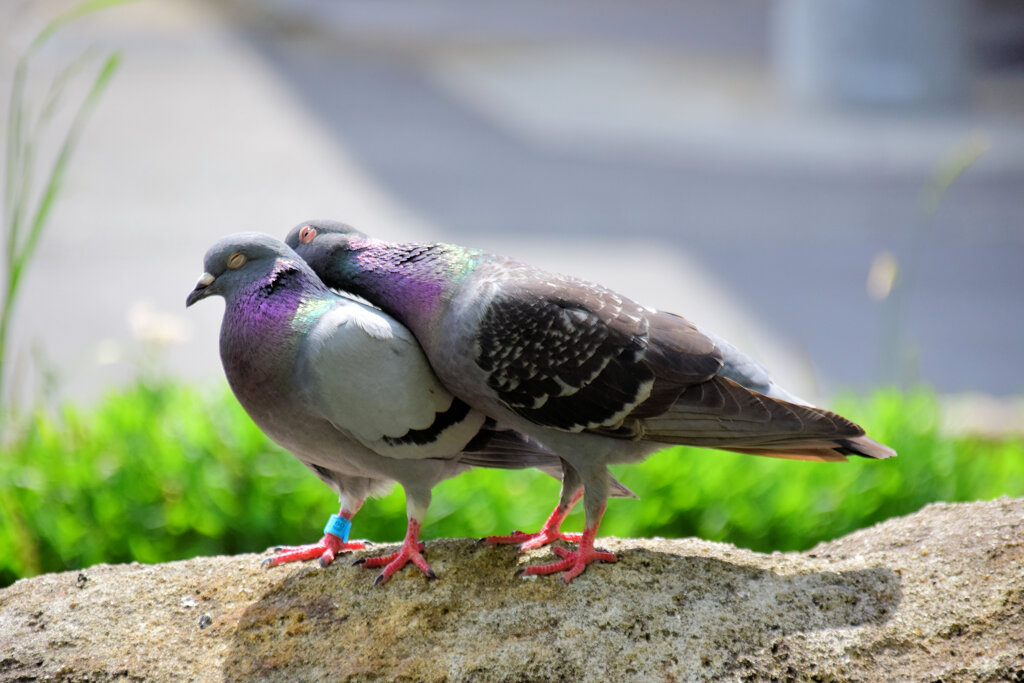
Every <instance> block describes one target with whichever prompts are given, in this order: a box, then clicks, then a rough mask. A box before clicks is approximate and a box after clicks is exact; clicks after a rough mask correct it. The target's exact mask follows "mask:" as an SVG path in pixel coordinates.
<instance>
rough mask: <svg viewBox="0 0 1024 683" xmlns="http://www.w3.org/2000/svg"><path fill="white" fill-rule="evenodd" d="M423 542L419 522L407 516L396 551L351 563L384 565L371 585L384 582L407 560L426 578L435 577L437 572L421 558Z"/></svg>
mask: <svg viewBox="0 0 1024 683" xmlns="http://www.w3.org/2000/svg"><path fill="white" fill-rule="evenodd" d="M423 547H424V546H423V542H422V541H420V523H419V522H418V521H416V519H414V518H412V517H410V518H409V529H408V530H407V531H406V532H405V540H404V541H402V547H401V548H399V549H398V552H396V553H391V554H390V555H383V556H381V557H369V558H363V559H359V560H356V561H355V562H353V563H352V564H363V565H366V566H367V567H384V570H383V571H381V573H380V574H378V575H377V578H376V579H374V580H373V585H375V586H376V585H378V584H381V583H384V582H385V581H387V580H388V579H390V578H391V576H392V575H393V574H394V573H395V572H397V571H398V570H399V569H401V568H402V567H404V566H405V565H406V564H408V563H409V562H412V563H413V564H414V565H416V566H417V567H419V569H420V571H422V572H423V573H424V574H426V575H427V577H428V578H431V579H436V578H437V574H435V573H434V570H433V569H431V568H430V565H429V564H427V561H426V560H424V559H423V555H422V552H423Z"/></svg>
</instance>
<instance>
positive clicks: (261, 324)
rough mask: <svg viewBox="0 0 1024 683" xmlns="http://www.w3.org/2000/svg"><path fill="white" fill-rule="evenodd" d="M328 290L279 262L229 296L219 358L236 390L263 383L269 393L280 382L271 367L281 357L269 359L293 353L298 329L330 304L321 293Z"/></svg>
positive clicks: (305, 327) (305, 328)
mask: <svg viewBox="0 0 1024 683" xmlns="http://www.w3.org/2000/svg"><path fill="white" fill-rule="evenodd" d="M317 285H319V287H317ZM328 291H329V290H327V288H326V287H324V285H323V284H322V283H320V282H319V281H318V280H313V279H311V278H310V277H307V274H306V273H303V272H302V271H301V270H300V269H298V268H296V267H295V266H294V265H292V264H281V263H279V264H278V266H277V267H275V269H274V271H273V272H271V273H270V274H269V275H268V276H267V277H266V278H262V279H260V280H257V281H255V282H253V283H251V284H250V285H248V286H246V287H244V288H241V289H239V290H238V291H237V292H235V294H234V295H233V296H231V297H230V298H229V299H228V301H227V307H226V309H225V311H224V319H223V323H222V324H221V335H220V344H221V359H222V360H223V363H224V370H225V373H226V374H227V376H228V381H229V382H230V383H231V386H232V388H233V389H235V392H236V394H243V393H250V392H253V391H256V390H259V389H261V388H263V389H266V390H268V391H271V393H273V390H274V385H275V384H280V378H277V377H276V376H275V375H274V370H273V369H274V368H276V367H278V366H280V367H284V366H285V363H274V362H270V363H267V362H266V361H267V359H281V360H282V361H284V360H286V359H288V358H291V357H292V356H293V354H294V353H295V348H296V343H297V340H298V339H299V338H300V336H301V334H302V333H303V332H305V331H308V329H309V328H310V327H312V325H313V323H315V322H316V320H317V319H318V318H319V317H320V315H322V314H323V312H324V311H325V310H326V309H327V308H330V304H331V301H330V299H329V298H327V297H324V296H323V294H326V293H328ZM297 333H298V334H297ZM240 385H244V386H240ZM280 388H281V387H278V389H280Z"/></svg>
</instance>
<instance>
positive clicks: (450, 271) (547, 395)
mask: <svg viewBox="0 0 1024 683" xmlns="http://www.w3.org/2000/svg"><path fill="white" fill-rule="evenodd" d="M285 242H286V243H287V244H288V245H289V246H291V247H292V248H294V249H295V250H296V252H297V253H298V254H299V255H300V256H301V257H302V258H303V259H305V260H306V262H307V263H309V265H310V266H311V267H312V268H313V270H314V271H315V272H316V273H317V275H319V276H320V278H321V279H322V280H323V281H324V282H325V283H326V284H327V285H328V286H331V287H338V288H343V289H345V290H346V291H349V292H352V293H353V294H355V295H357V296H360V297H363V298H365V299H366V300H368V301H370V302H371V303H373V304H374V305H376V306H378V307H380V308H381V309H382V310H383V311H385V312H387V313H389V314H390V315H393V316H394V317H395V318H397V319H398V320H400V321H401V322H402V323H403V324H404V325H406V326H407V327H408V328H409V329H410V330H411V331H412V333H413V334H414V335H415V336H416V339H417V340H419V343H420V345H421V346H422V347H423V350H424V352H425V353H426V355H427V358H428V359H429V361H430V364H431V366H432V367H433V369H434V372H435V373H436V375H437V377H438V378H439V379H440V381H441V382H442V383H443V384H444V385H445V386H446V387H447V389H448V390H449V391H451V392H452V394H454V395H455V396H457V397H458V398H460V399H461V400H463V401H465V402H466V403H467V404H468V405H470V406H472V407H473V408H474V409H476V410H478V411H480V412H481V413H483V414H485V415H487V416H489V417H491V418H494V419H495V420H496V421H497V424H499V425H501V426H503V427H508V428H511V429H515V430H516V431H518V432H521V433H523V434H526V435H528V436H530V437H532V438H534V439H536V440H537V441H539V442H540V443H542V444H544V445H545V446H547V447H548V448H550V449H551V450H552V451H553V452H554V453H556V454H557V455H558V456H560V457H561V458H562V459H563V460H564V461H566V463H568V464H567V474H566V476H565V478H564V479H563V492H562V498H561V500H560V502H559V507H558V508H556V511H555V513H554V514H553V517H554V516H557V514H558V513H559V511H560V510H562V506H563V505H565V504H567V505H569V506H570V507H571V504H572V503H574V502H575V501H576V500H578V499H579V497H580V491H579V490H576V489H573V487H577V486H579V485H580V484H581V485H582V495H583V500H584V510H585V513H586V516H585V520H586V521H585V527H584V531H583V534H582V536H581V537H580V540H579V546H578V547H577V548H576V549H575V550H568V549H565V548H561V547H555V548H554V551H555V553H556V554H557V555H559V557H560V558H561V559H560V560H559V561H557V562H554V563H550V564H546V565H537V566H531V567H528V568H526V569H525V570H523V571H522V573H524V574H528V575H529V574H555V573H559V572H563V574H562V579H563V580H564V581H565V582H566V583H568V582H570V581H571V580H572V579H573V578H574V577H576V576H578V575H579V574H580V573H582V572H583V571H584V570H585V569H586V567H587V566H588V565H589V564H590V563H592V562H595V561H601V562H614V561H615V559H616V557H615V555H613V554H612V553H608V552H603V551H599V550H597V549H595V547H594V538H595V536H596V534H597V530H598V526H599V525H600V522H601V518H602V516H603V515H604V512H605V508H606V502H607V498H608V491H609V488H608V486H609V473H608V465H609V464H615V463H634V462H638V461H641V460H643V459H644V458H646V457H647V456H649V455H650V454H652V453H654V452H656V451H658V450H661V449H663V448H665V447H667V446H670V445H676V444H684V445H689V446H699V447H706V448H717V449H724V450H729V451H736V452H740V453H747V454H751V455H761V456H771V457H779V458H793V459H803V460H819V461H843V460H846V458H847V456H850V455H857V456H863V457H866V458H874V459H882V458H889V457H892V456H894V455H896V453H895V451H893V450H892V449H891V448H889V447H888V446H885V445H883V444H880V443H878V442H876V441H873V440H872V439H870V438H868V437H867V436H866V435H865V432H864V430H863V429H862V428H861V427H860V426H858V425H857V424H855V423H853V422H851V421H850V420H848V419H846V418H844V417H842V416H840V415H837V414H835V413H833V412H829V411H827V410H823V409H820V408H816V407H814V406H811V405H809V404H808V403H806V402H805V401H802V400H801V399H799V398H797V397H796V396H793V395H792V394H790V393H788V392H786V391H785V390H784V389H782V388H781V387H779V386H778V385H777V384H776V383H775V382H774V381H773V380H772V379H771V378H770V377H769V376H768V373H767V372H766V371H764V368H763V367H761V366H760V365H759V364H758V363H756V362H755V361H753V360H752V359H751V358H749V357H748V356H747V355H746V354H743V353H742V352H741V351H739V350H738V349H736V347H734V346H732V345H731V344H728V343H727V342H725V341H724V340H722V339H720V338H719V337H717V336H715V335H713V334H709V333H708V332H705V331H703V330H701V329H700V328H698V327H697V326H696V325H694V324H693V323H691V322H689V321H688V320H686V319H685V318H683V317H681V316H678V315H675V314H673V313H668V312H664V311H658V310H655V309H652V308H648V307H645V306H642V305H640V304H638V303H636V302H634V301H631V300H630V299H628V298H626V297H625V296H622V295H620V294H617V293H615V292H613V291H611V290H609V289H606V288H604V287H602V286H600V285H598V284H594V283H590V282H586V281H584V280H580V279H577V278H573V277H568V276H564V275H559V274H555V273H551V272H547V271H544V270H541V269H539V268H535V267H532V266H529V265H527V264H524V263H520V262H518V261H515V260H512V259H509V258H505V257H501V256H497V255H494V254H489V253H486V252H483V251H479V250H475V249H469V248H464V247H460V246H456V245H451V244H443V243H438V244H412V243H407V244H399V243H390V242H385V241H381V240H377V239H374V238H372V237H369V236H368V235H366V234H364V233H362V232H360V231H358V230H355V229H354V228H352V227H350V226H348V225H345V224H343V223H338V222H334V221H307V222H304V223H300V224H299V225H297V226H296V227H295V228H293V229H292V230H291V232H290V233H289V234H288V236H287V238H286V240H285ZM567 489H568V490H567ZM555 521H558V520H555ZM545 534H546V530H545V529H542V530H541V532H540V535H541V536H543V535H545ZM527 536H529V535H526V534H514V535H513V537H512V538H511V539H510V540H513V541H518V540H520V539H523V538H524V537H527ZM536 538H538V537H536V536H535V537H534V539H536ZM540 542H542V543H543V542H546V540H541V541H540Z"/></svg>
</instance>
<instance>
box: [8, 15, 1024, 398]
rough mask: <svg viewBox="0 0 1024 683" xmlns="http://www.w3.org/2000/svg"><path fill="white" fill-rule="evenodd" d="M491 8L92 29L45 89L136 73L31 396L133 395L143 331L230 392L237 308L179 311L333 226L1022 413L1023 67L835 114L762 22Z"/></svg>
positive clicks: (815, 386)
mask: <svg viewBox="0 0 1024 683" xmlns="http://www.w3.org/2000/svg"><path fill="white" fill-rule="evenodd" d="M60 4H61V3H57V2H50V3H42V5H43V6H45V5H51V6H54V5H60ZM470 6H471V5H467V4H465V3H460V2H458V1H457V0H452V1H450V2H445V1H442V0H436V1H434V2H430V3H424V4H418V5H416V6H415V7H416V9H412V8H410V6H408V5H407V4H406V3H401V4H397V3H390V2H385V3H366V2H336V3H330V4H325V3H322V2H317V1H313V0H305V1H304V2H301V3H294V4H292V5H289V11H288V12H286V13H285V12H282V11H281V6H280V5H276V4H273V3H271V2H270V0H265V1H264V2H262V4H259V5H257V4H254V3H247V4H246V7H247V9H244V10H239V9H238V8H237V7H236V8H234V9H232V8H231V7H230V6H229V7H227V8H225V9H223V12H218V11H214V10H211V9H210V8H209V5H199V4H191V3H187V2H182V1H180V0H163V1H154V2H148V3H139V4H136V5H132V6H129V7H125V8H119V9H116V10H111V11H108V12H107V13H105V14H104V15H103V16H99V17H96V18H94V19H90V20H88V21H87V22H85V23H83V24H82V25H81V26H77V27H75V28H73V29H70V30H69V31H68V33H67V34H65V35H64V36H63V37H62V38H61V40H59V41H58V42H57V43H56V44H55V45H54V46H53V47H54V49H53V50H50V51H48V52H47V53H45V54H44V55H43V56H42V57H43V60H42V64H43V66H47V65H49V66H55V65H57V64H60V63H63V62H64V61H66V60H67V59H70V58H72V57H73V56H74V55H76V54H77V53H78V51H79V50H80V49H81V48H83V47H84V46H86V45H90V44H94V43H95V44H99V45H101V46H113V47H121V48H123V49H124V52H125V61H124V67H123V69H122V71H121V73H119V74H118V76H117V78H116V80H115V82H114V84H113V87H112V88H111V90H110V92H109V93H107V96H106V97H105V99H104V101H103V103H102V106H101V108H100V109H99V110H98V111H97V115H96V117H95V119H94V121H93V122H92V124H91V126H90V129H89V132H88V136H87V138H86V141H85V143H84V144H83V146H82V149H81V152H80V154H79V155H78V158H77V159H76V160H75V163H74V168H73V173H72V176H71V177H70V178H69V182H68V186H67V192H66V195H65V197H64V199H63V201H62V203H61V204H60V206H59V209H58V211H57V213H56V215H55V218H54V222H53V225H52V229H51V232H50V234H49V235H48V236H47V238H46V240H45V241H44V244H43V248H42V250H41V253H40V257H39V261H38V263H37V264H35V267H34V268H33V270H32V273H31V277H30V280H29V288H30V289H29V291H28V292H27V294H26V298H25V300H24V301H23V305H22V308H21V311H20V313H19V317H18V328H17V330H16V337H17V345H18V346H17V348H18V355H17V356H16V358H15V365H16V367H17V369H18V370H19V371H20V375H21V377H22V379H21V380H20V381H19V382H18V384H17V387H16V389H17V390H18V391H19V392H20V393H19V395H20V396H22V397H23V398H24V397H25V396H27V395H28V393H29V392H28V389H27V388H28V387H29V386H30V385H31V384H32V382H30V381H29V379H28V378H31V377H33V373H34V371H32V370H31V369H30V367H31V365H30V363H29V353H28V351H27V349H29V348H30V347H31V346H32V345H33V344H34V343H37V344H38V345H39V346H41V348H43V349H45V356H46V357H47V358H49V359H50V360H49V361H48V363H49V364H52V365H53V366H54V367H55V368H56V369H57V371H58V372H57V376H58V377H60V378H61V379H62V385H61V386H62V391H63V392H67V393H71V394H72V395H79V396H91V395H95V393H96V391H97V390H98V388H100V387H102V386H105V385H106V384H107V383H108V382H110V381H118V380H121V379H123V378H125V377H127V376H129V375H130V374H131V373H132V372H134V369H135V367H136V365H137V362H136V361H137V357H138V353H139V352H138V350H137V349H138V346H137V344H136V343H135V342H134V341H133V337H137V336H139V335H140V334H141V335H142V336H144V337H145V336H147V335H148V336H149V337H150V338H152V337H153V336H154V335H156V336H159V335H160V334H161V333H166V334H168V335H170V336H172V337H179V338H180V339H179V341H178V342H177V343H174V344H172V345H171V346H170V347H169V350H168V356H167V360H168V363H169V367H170V368H171V370H172V371H174V372H180V373H184V374H185V375H186V376H188V377H191V378H198V377H216V376H217V375H218V367H217V359H216V342H215V338H216V325H217V320H218V318H219V313H220V307H219V305H217V304H208V305H204V306H200V307H197V308H196V309H195V310H190V311H189V312H188V314H187V317H186V316H185V314H184V312H183V311H182V310H181V307H182V305H183V304H182V302H183V300H184V296H185V294H186V293H187V291H188V290H189V289H190V288H191V286H192V285H193V284H194V278H195V276H196V275H197V274H198V273H199V270H200V266H201V258H202V253H203V251H205V249H206V248H207V246H209V244H210V243H212V242H213V241H214V240H215V239H216V238H217V237H219V236H221V235H222V234H225V233H227V232H231V231H235V230H240V229H255V230H261V231H265V232H270V233H274V234H283V233H284V232H285V231H286V230H287V229H288V228H289V227H290V226H291V225H293V224H294V223H296V222H297V221H299V220H302V219H303V218H307V217H311V216H332V217H338V218H342V219H345V220H348V221H349V222H352V223H355V224H357V225H360V226H361V227H364V228H365V229H367V230H368V231H370V232H374V233H377V234H381V235H382V236H390V237H397V238H407V237H408V238H418V239H437V238H440V239H447V240H457V241H461V242H466V243H472V244H475V245H479V246H484V247H488V248H493V249H496V250H501V251H504V252H510V253H514V254H516V255H519V256H521V257H523V258H527V259H529V260H532V261H535V262H539V263H542V264H544V265H548V266H550V267H553V268H557V269H559V270H563V271H567V272H573V273H576V274H580V275H583V276H586V277H591V278H594V279H599V280H601V281H602V282H604V283H605V284H609V285H611V286H614V287H616V288H619V289H621V290H623V291H625V292H627V293H630V294H632V295H634V296H636V297H637V298H640V299H641V300H643V301H644V302H645V303H650V304H653V305H660V306H663V307H668V308H671V309H672V310H675V311H677V312H680V313H683V314H685V315H688V316H689V317H692V318H693V319H695V320H697V321H698V322H700V323H702V324H704V325H706V326H708V327H710V328H713V329H717V330H718V331H720V332H721V333H722V334H723V335H725V336H727V337H730V338H732V339H733V340H734V341H735V342H737V343H738V344H739V345H741V346H743V347H744V348H747V349H749V350H752V351H753V352H754V353H755V354H756V355H758V356H759V357H761V358H762V359H763V360H765V361H766V362H767V363H768V364H769V365H770V366H771V367H772V368H774V369H775V371H776V375H778V376H780V377H781V378H783V379H784V381H785V383H786V384H788V385H790V386H792V387H793V388H794V389H796V390H797V391H798V392H801V391H802V392H804V393H807V394H811V395H813V394H815V393H818V392H822V391H824V392H829V391H833V390H836V389H838V388H843V387H853V388H865V387H868V386H872V385H875V384H878V383H884V382H889V381H892V380H893V379H896V378H908V377H911V378H920V379H923V380H925V381H927V382H930V383H931V384H933V385H935V386H936V387H938V388H939V389H940V390H942V391H944V392H963V391H982V392H988V393H993V394H997V395H999V394H1009V393H1019V392H1021V391H1022V390H1024V372H1022V370H1024V361H1022V358H1021V353H1020V349H1021V348H1024V322H1022V321H1024V268H1021V267H1020V263H1021V262H1022V261H1024V229H1022V226H1024V201H1022V199H1021V196H1020V189H1021V187H1022V182H1024V124H1022V123H1021V121H1024V106H1022V103H1024V95H1022V93H1024V87H1022V84H1024V77H1022V75H1021V73H1020V71H1019V70H1018V71H1014V70H1013V69H1012V68H1007V69H1003V70H999V71H991V70H990V71H986V72H984V73H983V74H982V78H981V80H980V81H979V86H978V93H979V94H978V103H977V105H976V106H975V107H973V108H971V109H969V110H967V111H964V112H959V113H947V114H941V115H940V114H938V113H934V112H919V113H917V114H915V115H913V116H909V117H907V116H901V117H896V116H891V115H890V116H872V117H852V116H839V115H835V114H814V113H809V112H802V111H798V110H794V109H791V108H788V107H786V106H785V105H783V104H781V103H780V102H779V101H778V99H777V98H776V97H775V96H774V94H773V90H772V89H771V87H770V81H769V79H768V75H767V73H766V71H765V69H764V67H763V61H764V54H765V49H766V48H765V46H764V41H763V38H760V36H761V32H760V31H759V28H758V27H759V26H760V21H761V19H758V17H759V16H762V17H763V15H758V14H757V13H756V12H754V13H751V14H743V16H744V19H743V20H738V19H737V20H736V21H732V20H730V16H733V15H732V14H731V13H730V12H732V10H730V9H729V7H731V5H730V6H727V7H726V8H725V9H724V10H712V9H711V8H712V5H711V4H708V3H706V2H705V3H695V4H693V5H691V7H692V12H693V13H692V14H685V13H683V11H682V10H679V9H678V8H676V5H675V3H671V4H670V3H657V2H654V3H650V4H649V5H648V4H645V8H646V9H647V10H648V12H647V13H644V14H639V13H637V14H633V13H626V12H624V11H623V10H622V9H621V7H619V6H618V5H617V4H612V3H599V4H597V5H594V6H593V7H594V8H595V9H593V10H585V9H584V8H583V6H582V5H579V4H578V3H574V2H572V1H571V0H566V2H561V3H539V4H533V5H528V6H522V7H521V8H520V9H518V10H516V9H511V8H508V7H506V8H505V9H503V10H501V11H497V10H493V11H491V12H487V11H483V10H474V11H469V10H467V8H469V7H470ZM24 7H26V5H25V3H15V4H14V5H10V6H6V9H5V10H3V12H5V13H8V14H10V15H11V17H12V20H11V21H4V22H3V23H4V25H5V26H14V27H15V28H14V29H11V30H9V31H8V32H7V33H6V34H4V36H3V37H4V39H5V44H4V46H3V54H2V59H3V64H2V66H3V67H4V68H3V78H5V79H6V78H9V73H10V70H11V68H10V65H11V64H12V57H13V55H14V54H16V51H17V49H18V48H19V46H23V45H24V44H25V43H26V42H27V40H28V39H29V38H30V37H31V35H32V31H33V30H34V29H33V27H34V26H38V23H33V17H38V16H41V15H42V12H43V9H40V5H39V4H35V5H33V12H35V14H32V15H29V14H27V10H25V9H24ZM254 7H259V8H261V9H259V10H257V9H254ZM327 7H329V8H331V9H330V10H326V9H325V8H327ZM714 7H723V5H720V4H715V5H714ZM412 12H415V13H416V14H411V13H412ZM581 17H582V18H581ZM310 18H312V20H313V21H309V19H310ZM733 18H734V19H735V17H733ZM5 19H6V17H5ZM3 85H4V86H5V90H6V81H5V82H4V83H3ZM976 130H981V131H983V133H981V135H982V137H983V139H987V140H988V141H990V143H991V147H990V151H989V152H988V153H987V154H986V155H985V156H984V157H982V159H981V160H980V161H979V162H978V163H977V164H976V165H975V166H974V167H972V168H971V169H970V171H969V172H968V173H967V174H966V175H965V176H964V177H963V178H962V179H961V180H960V181H958V183H957V184H956V185H955V186H954V187H953V189H952V190H951V191H950V192H949V194H948V195H947V196H946V198H945V201H944V203H943V205H942V208H941V210H940V211H939V213H938V214H936V215H935V216H932V217H928V216H927V215H926V214H925V212H924V211H923V210H922V206H921V195H922V188H923V187H924V186H925V185H926V184H927V182H928V178H929V176H930V174H931V173H932V172H933V171H934V169H935V168H936V167H937V166H938V165H939V164H940V162H941V159H943V158H944V157H946V156H948V154H949V153H950V152H951V150H953V149H955V148H957V147H958V146H959V145H962V144H963V143H964V141H965V140H968V139H971V136H972V135H975V133H974V132H973V131H976ZM883 250H890V251H892V252H894V253H895V254H896V255H897V257H898V259H899V260H900V261H901V263H902V264H903V265H904V268H905V270H909V273H908V275H907V278H906V280H907V283H908V285H909V286H908V287H907V289H906V291H905V296H904V297H903V299H902V301H901V302H896V303H895V304H894V302H893V301H892V300H890V301H889V302H887V303H884V304H883V303H879V302H876V301H874V300H872V299H871V298H870V297H869V296H868V295H867V293H866V290H865V280H866V277H867V273H868V270H869V266H870V264H871V262H872V259H873V258H875V257H876V255H877V254H878V253H879V252H881V251H883ZM147 306H148V308H147ZM147 311H148V312H147ZM167 314H173V315H174V316H176V317H174V318H168V317H167ZM130 320H131V321H134V323H135V325H134V327H135V331H134V332H133V329H132V326H131V325H130ZM895 339H900V340H902V341H900V342H896V341H893V340H895ZM900 346H902V347H906V348H909V349H911V350H913V353H912V356H913V358H912V359H911V360H904V361H901V362H896V361H895V360H893V358H892V355H893V354H892V352H891V350H892V349H894V348H896V347H900Z"/></svg>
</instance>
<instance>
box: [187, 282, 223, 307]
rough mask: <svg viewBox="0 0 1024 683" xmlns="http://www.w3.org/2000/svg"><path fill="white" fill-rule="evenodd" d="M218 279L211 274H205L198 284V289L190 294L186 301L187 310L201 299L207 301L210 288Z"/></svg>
mask: <svg viewBox="0 0 1024 683" xmlns="http://www.w3.org/2000/svg"><path fill="white" fill-rule="evenodd" d="M215 279H216V278H215V277H213V276H212V275H210V274H209V273H203V274H202V275H200V276H199V282H197V283H196V288H195V289H193V290H192V291H191V292H189V294H188V298H187V299H185V308H188V307H189V306H191V305H192V304H194V303H195V302H197V301H199V300H200V299H205V298H206V297H207V296H209V295H210V290H209V287H210V285H212V284H213V281H214V280H215Z"/></svg>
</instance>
